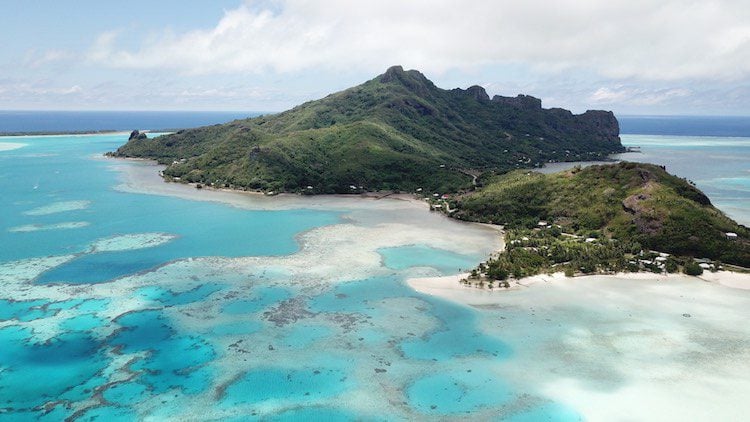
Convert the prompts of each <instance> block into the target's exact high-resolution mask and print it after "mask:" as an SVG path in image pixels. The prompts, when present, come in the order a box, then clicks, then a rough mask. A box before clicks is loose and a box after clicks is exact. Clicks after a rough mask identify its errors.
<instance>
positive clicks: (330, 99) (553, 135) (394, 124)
mask: <svg viewBox="0 0 750 422" xmlns="http://www.w3.org/2000/svg"><path fill="white" fill-rule="evenodd" d="M622 150H623V148H622V145H621V143H620V139H619V125H618V123H617V119H616V118H615V117H614V114H612V112H607V111H591V110H590V111H587V112H586V113H583V114H579V115H574V114H573V113H571V112H570V111H567V110H563V109H557V108H552V109H543V108H542V102H541V100H539V99H537V98H534V97H531V96H527V95H519V96H517V97H502V96H498V95H496V96H494V97H492V98H490V97H489V95H488V94H487V92H486V91H485V90H484V88H482V87H480V86H477V85H474V86H470V87H469V88H467V89H460V88H455V89H451V90H445V89H441V88H438V87H437V86H436V85H435V84H434V83H433V82H432V81H430V80H429V79H428V78H427V77H425V76H424V75H423V74H422V73H421V72H419V71H417V70H404V69H403V68H402V67H401V66H393V67H390V68H389V69H388V70H386V72H385V73H383V74H381V75H379V76H377V77H375V78H373V79H371V80H369V81H366V82H364V83H363V84H361V85H358V86H355V87H352V88H348V89H346V90H343V91H340V92H336V93H333V94H330V95H328V96H326V97H324V98H322V99H319V100H314V101H308V102H306V103H303V104H301V105H298V106H296V107H294V108H292V109H290V110H287V111H284V112H282V113H278V114H274V115H265V116H259V117H254V118H248V119H243V120H235V121H232V122H229V123H226V124H223V125H214V126H205V127H200V128H195V129H188V130H183V131H179V132H177V133H174V134H170V135H165V136H160V137H158V138H155V139H131V140H129V142H128V143H127V144H125V145H123V146H122V147H120V148H118V150H117V151H116V152H114V153H113V155H115V156H120V157H140V158H152V159H156V160H157V161H159V162H160V163H162V164H166V165H167V166H168V167H167V168H166V169H165V171H164V174H165V177H167V178H171V179H173V180H174V179H179V180H180V181H188V182H196V183H203V184H207V185H216V186H220V187H232V188H239V189H249V190H260V191H275V192H278V191H287V192H307V193H349V192H353V191H359V190H360V189H359V187H360V186H362V188H363V189H365V190H402V191H409V190H414V189H417V188H424V189H427V190H431V191H433V190H434V191H441V192H452V191H457V190H460V189H462V188H467V187H470V186H471V177H469V176H468V175H467V172H470V173H482V172H486V171H493V172H504V171H508V170H512V169H515V168H521V167H528V166H540V165H542V163H544V162H549V161H575V160H589V159H594V158H602V157H605V156H606V155H608V154H611V153H615V152H620V151H622ZM352 186H354V187H356V189H352ZM309 187H312V189H309Z"/></svg>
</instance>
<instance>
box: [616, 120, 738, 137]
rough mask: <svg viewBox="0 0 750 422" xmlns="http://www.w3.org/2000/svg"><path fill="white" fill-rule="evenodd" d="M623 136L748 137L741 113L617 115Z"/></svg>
mask: <svg viewBox="0 0 750 422" xmlns="http://www.w3.org/2000/svg"><path fill="white" fill-rule="evenodd" d="M617 120H618V121H619V122H620V133H622V134H626V135H674V136H723V137H750V117H744V116H617Z"/></svg>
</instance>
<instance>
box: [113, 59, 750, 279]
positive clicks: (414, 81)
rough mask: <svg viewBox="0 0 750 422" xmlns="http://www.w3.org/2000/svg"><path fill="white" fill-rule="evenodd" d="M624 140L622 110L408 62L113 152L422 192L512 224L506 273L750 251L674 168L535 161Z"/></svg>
mask: <svg viewBox="0 0 750 422" xmlns="http://www.w3.org/2000/svg"><path fill="white" fill-rule="evenodd" d="M623 150H624V148H623V146H622V144H621V143H620V138H619V125H618V122H617V119H616V118H615V117H614V115H613V114H612V112H607V111H587V112H585V113H583V114H580V115H574V114H572V113H571V112H570V111H567V110H563V109H558V108H552V109H544V108H542V103H541V100H539V99H537V98H534V97H531V96H526V95H519V96H517V97H501V96H495V97H493V98H490V97H489V96H488V95H487V93H486V92H485V90H484V89H483V88H482V87H479V86H472V87H469V88H468V89H465V90H464V89H453V90H445V89H441V88H438V87H436V86H435V85H434V84H433V83H432V82H431V81H430V80H428V79H427V78H426V77H425V76H424V75H422V74H421V73H420V72H418V71H416V70H409V71H405V70H403V69H402V68H401V67H400V66H395V67H391V68H389V69H388V70H387V71H386V72H385V73H384V74H382V75H379V76H377V77H375V78H374V79H372V80H369V81H367V82H365V83H363V84H362V85H359V86H356V87H353V88H350V89H347V90H344V91H341V92H338V93H335V94H331V95H329V96H327V97H325V98H323V99H320V100H316V101H311V102H307V103H305V104H302V105H299V106H297V107H295V108H293V109H291V110H288V111H286V112H283V113H279V114H273V115H267V116H259V117H254V118H248V119H244V120H235V121H232V122H229V123H226V124H220V125H214V126H206V127H200V128H195V129H187V130H181V131H178V132H176V133H173V134H169V135H164V136H159V137H156V138H154V139H150V138H148V137H146V136H145V135H144V134H141V133H138V132H137V131H135V132H133V134H132V135H131V137H130V139H129V140H128V142H127V144H125V145H123V146H121V147H120V148H119V149H117V151H115V152H114V153H111V155H113V156H115V157H138V158H149V159H154V160H157V161H158V162H159V163H161V164H165V165H166V166H167V167H166V169H165V170H164V172H163V175H164V177H165V179H167V180H170V181H180V182H189V183H196V184H199V186H200V185H205V186H211V187H217V188H230V189H240V190H253V191H261V192H266V193H277V192H297V193H305V194H324V193H363V192H367V191H382V190H388V191H404V192H415V193H418V194H421V195H423V196H426V197H427V198H428V199H429V200H430V201H431V202H432V207H433V209H436V210H441V211H442V212H445V213H447V214H448V215H450V216H451V217H454V218H458V219H462V220H467V221H477V222H488V223H494V224H501V225H503V226H505V227H506V229H507V232H506V241H507V242H506V245H507V250H506V253H504V254H502V255H501V256H500V257H497V258H494V259H492V260H490V261H489V262H488V263H487V265H486V266H484V267H480V268H479V269H478V273H481V276H483V277H489V278H490V279H494V280H504V279H506V278H508V277H509V276H513V277H516V278H520V277H524V276H529V275H534V274H537V273H539V272H542V271H544V272H550V271H566V272H584V273H591V272H614V271H623V270H631V271H638V270H644V269H646V270H653V271H667V270H676V269H678V268H682V269H684V270H688V271H691V270H690V269H691V268H692V267H694V266H695V265H697V264H696V263H695V262H694V261H693V260H694V259H695V258H705V259H707V260H711V261H715V262H712V263H711V264H709V265H713V266H714V267H717V266H721V265H722V263H725V264H732V265H738V266H742V267H748V266H750V232H748V229H747V228H746V227H744V226H740V225H738V224H737V223H736V222H734V221H732V220H731V219H730V218H728V217H726V216H725V215H724V214H723V213H722V212H721V211H719V210H718V209H716V208H715V207H713V205H712V204H711V202H710V201H709V199H708V198H707V197H706V196H705V195H704V194H703V193H702V192H700V191H699V190H698V189H697V188H696V187H695V186H693V185H692V184H691V183H689V182H688V181H686V180H683V179H680V178H678V177H675V176H672V175H670V174H669V173H667V172H666V171H665V169H664V168H660V167H658V166H654V165H648V164H640V163H619V164H611V165H602V166H592V167H589V168H586V169H580V168H575V169H573V170H571V171H565V172H562V173H558V174H553V175H543V174H540V173H536V172H533V171H531V170H528V169H533V168H534V167H540V166H542V165H543V164H544V163H546V162H554V161H583V160H592V159H604V158H606V157H607V156H608V155H609V154H612V153H617V152H622V151H623ZM522 169H527V170H522ZM659 254H661V255H659ZM668 256H669V259H667V257H668ZM657 258H658V260H657ZM695 271H697V270H695Z"/></svg>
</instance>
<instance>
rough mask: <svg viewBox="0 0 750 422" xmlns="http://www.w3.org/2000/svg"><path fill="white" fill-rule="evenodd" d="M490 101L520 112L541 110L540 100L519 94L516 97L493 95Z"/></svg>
mask: <svg viewBox="0 0 750 422" xmlns="http://www.w3.org/2000/svg"><path fill="white" fill-rule="evenodd" d="M492 101H493V102H496V103H499V104H505V105H507V106H511V107H513V108H518V109H522V110H541V109H542V100H540V99H539V98H536V97H532V96H531V95H522V94H519V95H518V96H516V97H503V96H501V95H495V96H494V97H492Z"/></svg>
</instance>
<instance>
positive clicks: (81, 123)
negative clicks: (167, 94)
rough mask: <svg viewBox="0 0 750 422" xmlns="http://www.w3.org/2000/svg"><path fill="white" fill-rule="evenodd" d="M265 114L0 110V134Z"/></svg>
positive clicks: (210, 121)
mask: <svg viewBox="0 0 750 422" xmlns="http://www.w3.org/2000/svg"><path fill="white" fill-rule="evenodd" d="M260 114H263V113H260V112H248V111H0V133H19V132H25V133H32V132H37V133H38V132H99V131H131V130H133V129H139V130H149V129H150V130H162V129H182V128H190V127H197V126H206V125H214V124H217V123H225V122H229V121H231V120H235V119H244V118H246V117H253V116H257V115H260Z"/></svg>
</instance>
